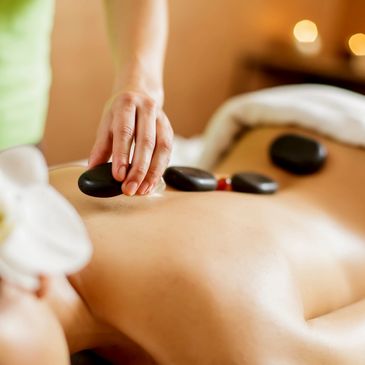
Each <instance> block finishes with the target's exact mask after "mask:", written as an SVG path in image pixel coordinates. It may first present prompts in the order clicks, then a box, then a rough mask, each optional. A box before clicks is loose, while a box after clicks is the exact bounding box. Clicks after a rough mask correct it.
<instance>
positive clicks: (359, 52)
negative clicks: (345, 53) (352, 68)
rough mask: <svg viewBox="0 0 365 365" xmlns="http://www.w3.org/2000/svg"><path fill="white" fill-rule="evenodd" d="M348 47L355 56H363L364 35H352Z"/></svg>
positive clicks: (364, 51) (364, 53) (364, 47)
mask: <svg viewBox="0 0 365 365" xmlns="http://www.w3.org/2000/svg"><path fill="white" fill-rule="evenodd" d="M349 47H350V49H351V52H352V53H353V54H354V55H355V56H365V34H364V33H357V34H354V35H352V36H351V37H350V39H349Z"/></svg>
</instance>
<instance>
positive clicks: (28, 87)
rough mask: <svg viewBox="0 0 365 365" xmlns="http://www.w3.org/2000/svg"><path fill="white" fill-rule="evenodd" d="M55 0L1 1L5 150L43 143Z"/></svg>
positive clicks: (0, 108)
mask: <svg viewBox="0 0 365 365" xmlns="http://www.w3.org/2000/svg"><path fill="white" fill-rule="evenodd" d="M53 12H54V3H53V0H0V149H4V148H8V147H11V146H14V145H19V144H33V143H38V142H39V141H40V140H41V139H42V135H43V131H44V123H45V119H46V114H47V107H48V92H49V87H50V80H51V72H50V64H49V62H50V61H49V59H50V57H49V56H50V36H51V31H52V22H53Z"/></svg>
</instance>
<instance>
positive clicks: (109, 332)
mask: <svg viewBox="0 0 365 365" xmlns="http://www.w3.org/2000/svg"><path fill="white" fill-rule="evenodd" d="M43 300H44V301H46V303H47V304H48V306H49V307H50V308H51V309H52V310H53V312H54V313H55V315H56V317H57V319H58V320H59V322H60V324H61V326H62V328H63V331H64V333H65V337H66V340H67V344H68V347H69V350H70V352H71V353H75V352H78V351H82V350H85V349H91V348H96V347H104V346H110V345H114V344H116V343H117V342H118V333H117V331H116V330H114V329H113V328H112V327H110V326H108V325H107V324H105V323H102V322H101V321H98V320H97V319H96V318H95V316H93V315H92V313H91V312H90V310H89V308H88V307H87V305H86V304H85V303H84V301H83V300H82V298H81V297H80V296H79V294H78V293H77V291H76V290H75V289H74V288H73V287H72V285H71V284H70V283H69V282H68V280H67V279H66V278H63V277H62V278H56V279H54V278H53V279H51V280H50V281H49V282H48V283H47V293H46V295H45V296H44V298H43Z"/></svg>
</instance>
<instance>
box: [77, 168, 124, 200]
mask: <svg viewBox="0 0 365 365" xmlns="http://www.w3.org/2000/svg"><path fill="white" fill-rule="evenodd" d="M78 184H79V188H80V190H81V191H82V192H83V193H84V194H87V195H91V196H94V197H97V198H110V197H113V196H117V195H120V194H122V183H121V182H120V181H117V180H115V179H114V177H113V175H112V164H111V162H109V163H105V164H102V165H98V166H95V167H93V168H92V169H90V170H87V171H85V172H84V173H83V174H82V175H81V176H80V177H79V181H78Z"/></svg>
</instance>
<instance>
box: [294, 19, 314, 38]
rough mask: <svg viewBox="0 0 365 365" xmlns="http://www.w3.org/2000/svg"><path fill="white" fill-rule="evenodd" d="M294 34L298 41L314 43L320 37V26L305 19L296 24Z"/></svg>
mask: <svg viewBox="0 0 365 365" xmlns="http://www.w3.org/2000/svg"><path fill="white" fill-rule="evenodd" d="M293 34H294V37H295V38H296V40H297V41H298V42H303V43H312V42H315V41H316V39H317V38H318V28H317V25H316V23H314V22H312V21H311V20H308V19H304V20H301V21H300V22H298V23H297V24H295V27H294V29H293Z"/></svg>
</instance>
